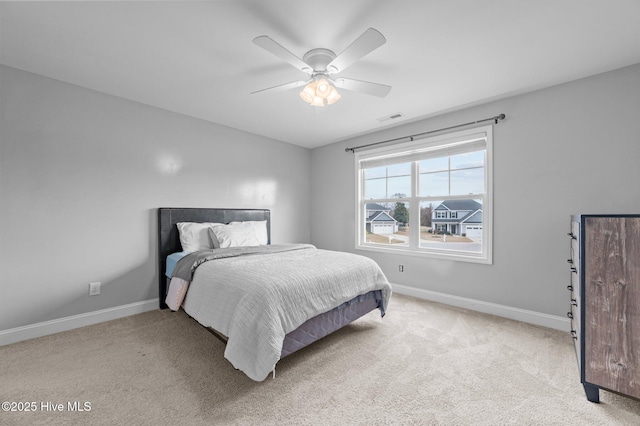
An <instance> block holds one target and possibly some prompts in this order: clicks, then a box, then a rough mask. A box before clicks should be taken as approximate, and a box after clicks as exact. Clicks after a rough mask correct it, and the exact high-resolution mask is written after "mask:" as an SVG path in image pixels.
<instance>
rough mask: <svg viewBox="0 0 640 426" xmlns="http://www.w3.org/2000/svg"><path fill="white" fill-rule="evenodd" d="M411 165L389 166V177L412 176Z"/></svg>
mask: <svg viewBox="0 0 640 426" xmlns="http://www.w3.org/2000/svg"><path fill="white" fill-rule="evenodd" d="M410 175H411V163H402V164H392V165H390V166H387V176H410Z"/></svg>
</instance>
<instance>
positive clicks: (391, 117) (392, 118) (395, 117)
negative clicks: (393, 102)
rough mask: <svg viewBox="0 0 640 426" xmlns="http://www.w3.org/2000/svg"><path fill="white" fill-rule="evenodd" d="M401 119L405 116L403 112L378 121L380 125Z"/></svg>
mask: <svg viewBox="0 0 640 426" xmlns="http://www.w3.org/2000/svg"><path fill="white" fill-rule="evenodd" d="M400 117H404V114H402V113H401V112H396V113H395V114H391V115H387V116H385V117H381V118H378V121H379V122H380V123H383V122H385V121H390V120H396V119H398V118H400Z"/></svg>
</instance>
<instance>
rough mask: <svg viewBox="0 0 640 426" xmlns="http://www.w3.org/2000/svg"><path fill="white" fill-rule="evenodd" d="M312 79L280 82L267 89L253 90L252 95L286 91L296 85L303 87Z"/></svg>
mask: <svg viewBox="0 0 640 426" xmlns="http://www.w3.org/2000/svg"><path fill="white" fill-rule="evenodd" d="M310 81H311V80H307V81H303V80H301V81H293V82H291V83H285V84H280V85H278V86H273V87H267V88H266V89H260V90H256V91H255V92H251V94H252V95H254V94H256V93H263V92H270V93H278V92H284V91H285V90H290V89H295V88H296V87H302V86H304V85H305V84H307V83H309V82H310Z"/></svg>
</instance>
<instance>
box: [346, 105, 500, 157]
mask: <svg viewBox="0 0 640 426" xmlns="http://www.w3.org/2000/svg"><path fill="white" fill-rule="evenodd" d="M506 117H507V116H506V115H504V114H500V115H496V116H495V117H491V118H485V119H482V120H478V121H471V122H469V123H464V124H456V125H455V126H450V127H443V128H442V129H437V130H430V131H428V132H423V133H417V134H415V135H411V136H403V137H401V138H395V139H387V140H386V141H381V142H374V143H369V144H366V145H360V146H354V147H353V148H345V149H344V151H345V152H349V151H351V152H356V149H360V148H367V147H369V146H374V145H380V144H383V143H389V142H397V141H401V140H403V139H409V141H413V140H414V139H415V138H417V137H419V136H424V135H428V134H430V133H437V132H442V131H443V130H451V129H455V128H458V127H464V126H469V125H471V124H478V123H484V122H485V121H494V122H495V123H496V124H498V120H504V119H505V118H506Z"/></svg>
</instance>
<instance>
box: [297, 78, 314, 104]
mask: <svg viewBox="0 0 640 426" xmlns="http://www.w3.org/2000/svg"><path fill="white" fill-rule="evenodd" d="M315 96H316V82H315V81H312V82H311V83H309V84H307V85H306V86H305V87H304V89H302V91H301V92H300V97H301V98H302V100H303V101H305V102H306V103H309V104H310V103H312V102H313V98H314V97H315Z"/></svg>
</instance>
